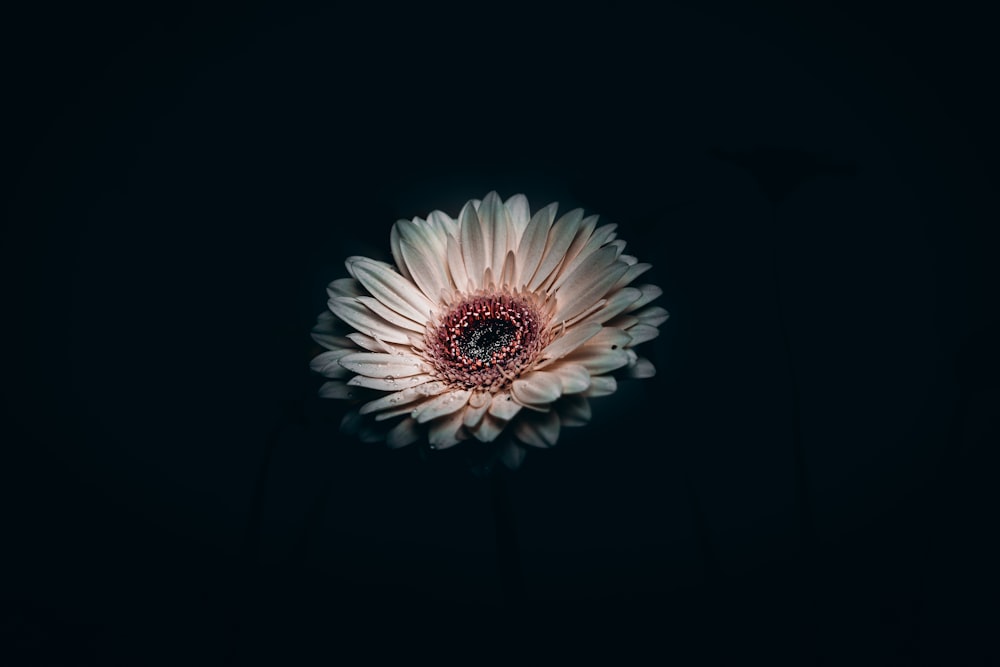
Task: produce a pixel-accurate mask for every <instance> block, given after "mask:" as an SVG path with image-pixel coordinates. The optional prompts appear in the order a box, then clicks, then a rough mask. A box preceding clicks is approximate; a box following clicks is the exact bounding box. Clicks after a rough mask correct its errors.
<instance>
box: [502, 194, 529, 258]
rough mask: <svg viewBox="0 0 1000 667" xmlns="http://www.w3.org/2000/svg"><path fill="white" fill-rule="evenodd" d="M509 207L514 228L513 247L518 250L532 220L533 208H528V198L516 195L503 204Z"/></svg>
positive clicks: (508, 210)
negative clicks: (518, 245)
mask: <svg viewBox="0 0 1000 667" xmlns="http://www.w3.org/2000/svg"><path fill="white" fill-rule="evenodd" d="M503 205H504V206H505V207H507V213H508V214H509V215H510V223H511V225H512V226H513V228H514V239H513V242H512V243H511V247H514V248H516V247H517V244H518V243H519V242H520V240H521V236H522V235H523V234H524V230H525V228H526V227H527V226H528V221H529V220H530V219H531V208H530V207H529V206H528V198H527V197H525V196H524V195H514V196H513V197H511V198H510V199H508V200H507V201H505V202H504V203H503Z"/></svg>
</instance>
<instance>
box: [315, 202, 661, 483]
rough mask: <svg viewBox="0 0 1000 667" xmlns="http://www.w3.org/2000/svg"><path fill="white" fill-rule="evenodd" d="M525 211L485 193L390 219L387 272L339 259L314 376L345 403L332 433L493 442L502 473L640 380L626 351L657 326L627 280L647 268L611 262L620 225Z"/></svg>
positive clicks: (435, 443) (628, 259) (390, 439)
mask: <svg viewBox="0 0 1000 667" xmlns="http://www.w3.org/2000/svg"><path fill="white" fill-rule="evenodd" d="M556 209H557V204H550V205H548V206H546V207H544V208H542V209H540V210H538V211H537V212H536V213H535V214H534V215H531V213H530V211H529V208H528V201H527V199H526V198H525V197H524V195H515V196H513V197H511V198H510V199H508V200H507V201H506V202H504V201H501V199H500V197H499V196H497V194H496V193H495V192H491V193H489V194H488V195H486V197H485V198H484V199H482V201H480V200H472V201H469V202H467V203H466V204H465V206H463V207H462V210H461V212H460V213H459V214H458V218H451V217H449V216H448V215H446V214H444V213H442V212H441V211H434V212H433V213H431V214H430V215H428V216H427V219H426V220H423V219H420V218H414V219H413V220H400V221H398V222H397V223H396V224H395V225H393V227H392V231H391V233H390V237H389V240H390V245H391V249H392V257H393V259H394V260H395V266H393V265H391V264H387V263H385V262H379V261H376V260H373V259H369V258H366V257H349V258H348V259H347V261H346V264H347V271H348V273H349V274H350V276H351V277H350V278H341V279H339V280H334V281H333V282H332V283H330V285H329V287H328V288H327V292H328V294H329V296H330V299H329V301H328V303H327V306H328V310H327V311H325V312H323V313H322V314H321V315H320V316H319V321H318V323H317V325H316V327H315V329H314V330H313V334H312V335H313V338H314V339H315V340H316V342H318V343H319V344H320V345H322V346H323V347H325V348H327V350H328V351H326V352H323V353H322V354H320V355H318V356H317V357H316V358H315V359H313V361H312V364H311V367H312V368H313V370H315V371H316V372H318V373H320V374H322V375H323V376H325V377H327V378H329V381H328V382H326V383H325V384H324V385H323V386H322V388H321V389H320V395H321V396H324V397H329V398H342V399H352V400H355V401H356V402H357V404H358V407H357V409H356V410H353V411H352V412H350V413H349V414H348V415H347V417H345V419H344V424H343V426H344V428H345V429H346V430H348V431H351V432H357V433H358V434H359V436H360V437H361V439H362V440H366V441H379V440H385V441H386V442H387V443H388V445H389V446H390V447H402V446H404V445H409V444H412V443H415V442H418V441H420V440H423V439H426V440H427V442H429V445H430V447H431V448H434V449H444V448H446V447H451V446H453V445H456V444H458V443H459V442H462V441H464V440H474V441H478V442H480V443H496V447H497V449H496V451H497V452H498V454H499V456H500V457H501V459H502V460H503V461H504V463H505V464H507V465H508V466H509V467H511V468H514V467H517V466H518V465H520V463H521V461H522V460H523V458H524V453H525V449H524V445H530V446H535V447H551V446H552V445H554V444H555V443H556V440H557V439H558V437H559V431H560V429H561V428H562V427H563V426H579V425H582V424H584V423H586V422H587V421H588V420H589V419H590V414H591V412H590V404H589V399H591V398H594V397H597V396H604V395H607V394H611V393H613V392H614V391H615V390H616V388H617V380H616V376H617V377H621V376H629V377H636V378H645V377H650V376H652V375H653V374H654V372H655V371H654V368H653V365H652V363H650V362H649V360H647V359H644V358H642V357H639V356H637V354H636V352H635V351H634V349H633V348H634V347H635V346H637V345H639V344H640V343H644V342H646V341H648V340H651V339H653V338H655V337H656V336H657V335H658V334H659V329H658V328H657V327H658V326H659V325H660V324H662V323H663V322H664V321H665V320H666V319H667V317H668V313H667V311H666V310H664V309H663V308H660V307H658V306H648V305H647V304H648V303H649V302H650V301H652V300H653V299H655V298H656V297H658V296H659V295H660V294H661V290H660V289H659V288H658V287H656V286H654V285H640V286H638V287H633V286H631V283H632V282H633V281H634V280H635V279H636V278H638V277H639V276H640V275H642V274H643V273H644V272H646V271H647V270H648V269H649V268H650V265H649V264H643V263H639V262H638V260H637V259H636V258H635V257H633V256H631V255H626V254H623V250H624V249H625V242H624V241H621V240H618V239H616V236H615V228H616V225H602V226H598V224H597V219H598V217H597V216H596V215H593V216H589V217H584V215H583V211H582V209H575V210H572V211H570V212H568V213H566V214H564V215H562V216H561V217H559V218H558V219H557V218H556Z"/></svg>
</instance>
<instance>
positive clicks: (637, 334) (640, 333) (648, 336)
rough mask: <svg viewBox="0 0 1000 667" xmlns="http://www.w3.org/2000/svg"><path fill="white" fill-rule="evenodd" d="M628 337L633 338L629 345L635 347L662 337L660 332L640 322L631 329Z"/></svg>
mask: <svg viewBox="0 0 1000 667" xmlns="http://www.w3.org/2000/svg"><path fill="white" fill-rule="evenodd" d="M628 335H629V336H631V337H632V342H631V343H629V344H630V345H632V346H635V345H641V344H642V343H645V342H646V341H650V340H653V339H654V338H656V337H657V336H659V335H660V330H659V329H657V328H656V327H654V326H653V325H651V324H644V323H642V322H640V323H639V324H636V325H635V326H632V327H629V329H628Z"/></svg>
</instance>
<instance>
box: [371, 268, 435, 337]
mask: <svg viewBox="0 0 1000 667" xmlns="http://www.w3.org/2000/svg"><path fill="white" fill-rule="evenodd" d="M354 272H355V275H357V277H358V281H359V282H360V283H361V284H362V285H364V287H365V289H367V290H368V291H369V292H371V293H372V295H373V296H374V297H375V298H376V299H378V300H379V301H381V302H382V303H384V304H385V305H386V306H388V307H390V308H392V309H393V310H395V311H396V312H397V313H399V314H400V315H403V316H404V317H407V318H409V319H410V320H412V321H414V322H416V323H418V324H425V323H426V322H427V318H428V316H429V314H430V312H431V311H432V310H434V308H435V304H434V302H433V301H431V300H429V299H428V298H427V297H426V296H424V295H423V294H422V293H421V291H420V290H419V289H417V287H416V285H414V284H413V283H412V282H410V281H409V280H407V279H406V278H404V277H403V276H401V275H399V274H398V273H396V272H395V271H393V270H392V267H390V266H389V265H388V264H384V263H382V262H376V261H374V260H360V261H358V262H356V263H355V264H354Z"/></svg>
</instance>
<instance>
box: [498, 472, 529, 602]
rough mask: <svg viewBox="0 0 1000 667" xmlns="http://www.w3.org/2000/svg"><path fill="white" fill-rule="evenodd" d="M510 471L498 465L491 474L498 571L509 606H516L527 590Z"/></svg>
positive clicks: (505, 599) (501, 586)
mask: <svg viewBox="0 0 1000 667" xmlns="http://www.w3.org/2000/svg"><path fill="white" fill-rule="evenodd" d="M508 475H509V473H508V472H507V469H506V468H504V466H502V465H499V464H497V465H496V466H495V467H494V468H493V473H492V474H491V476H490V495H491V498H492V501H493V520H494V522H495V524H496V539H497V573H498V574H499V576H500V589H501V591H502V592H503V597H504V601H505V603H506V604H507V606H508V607H515V606H517V604H518V603H519V602H520V600H521V596H522V594H523V592H524V578H523V576H522V573H521V558H520V552H519V549H518V545H517V525H516V524H515V522H514V507H513V503H512V502H511V498H510V490H509V489H508V486H507V476H508Z"/></svg>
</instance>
